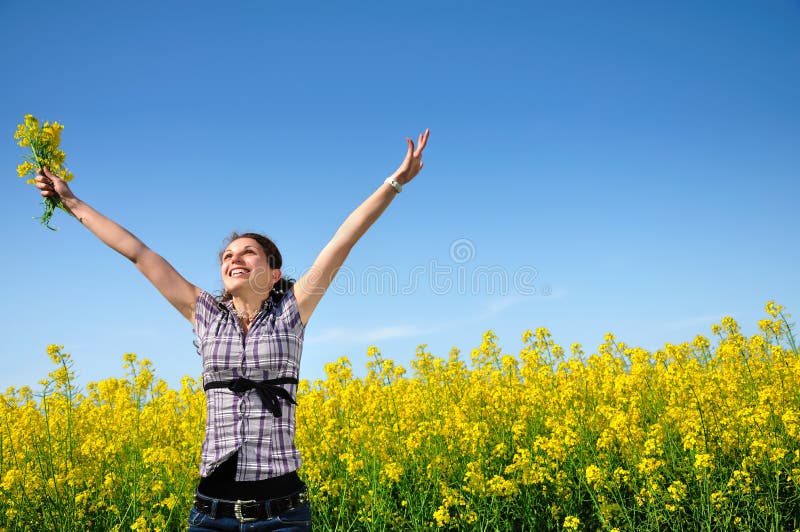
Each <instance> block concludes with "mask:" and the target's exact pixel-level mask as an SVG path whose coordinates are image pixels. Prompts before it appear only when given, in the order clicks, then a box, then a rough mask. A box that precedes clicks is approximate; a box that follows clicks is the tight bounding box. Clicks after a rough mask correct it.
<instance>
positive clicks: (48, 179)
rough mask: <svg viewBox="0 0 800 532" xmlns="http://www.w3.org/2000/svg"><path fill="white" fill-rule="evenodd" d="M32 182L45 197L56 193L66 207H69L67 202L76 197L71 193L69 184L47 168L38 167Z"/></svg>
mask: <svg viewBox="0 0 800 532" xmlns="http://www.w3.org/2000/svg"><path fill="white" fill-rule="evenodd" d="M34 184H35V185H36V188H38V189H39V191H40V192H41V194H42V196H44V197H45V198H49V197H54V196H56V195H58V196H59V197H60V198H61V203H62V204H63V205H64V207H66V208H67V209H69V205H68V203H70V202H71V201H72V200H75V199H77V198H76V197H75V194H73V193H72V190H70V188H69V185H67V182H66V181H64V180H63V179H61V178H60V177H58V176H57V175H55V174H53V173H52V172H50V170H48V169H47V168H39V170H38V171H37V172H36V178H35V179H34ZM70 212H71V211H70Z"/></svg>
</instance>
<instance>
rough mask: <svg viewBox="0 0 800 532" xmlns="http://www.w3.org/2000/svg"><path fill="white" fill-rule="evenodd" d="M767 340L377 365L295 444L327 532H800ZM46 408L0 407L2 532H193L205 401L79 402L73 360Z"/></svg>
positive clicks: (781, 400) (781, 333)
mask: <svg viewBox="0 0 800 532" xmlns="http://www.w3.org/2000/svg"><path fill="white" fill-rule="evenodd" d="M766 310H767V316H766V317H765V319H764V320H762V321H760V322H759V323H758V328H759V331H760V333H759V334H756V335H753V336H750V337H746V336H744V335H742V334H741V332H740V328H739V325H738V324H737V323H736V322H735V321H734V320H733V319H731V318H724V319H723V320H722V322H721V323H720V324H718V325H715V326H714V327H713V328H712V334H713V337H712V339H711V340H709V339H707V338H705V337H702V336H698V337H697V338H695V340H694V341H693V342H691V343H684V344H680V345H671V344H667V345H665V346H664V347H663V348H662V349H660V350H658V351H655V352H648V351H645V350H643V349H640V348H636V347H630V346H627V345H625V344H624V343H622V342H618V341H616V339H615V338H614V336H613V335H611V334H608V335H607V336H606V338H605V341H604V342H603V343H602V344H601V345H600V346H599V347H598V349H597V352H596V353H595V354H591V355H587V354H585V353H584V352H583V351H582V350H581V348H580V346H578V345H573V346H572V348H571V349H570V350H569V352H567V351H566V350H565V349H563V348H562V347H560V346H559V345H557V344H556V343H555V342H554V341H553V340H552V339H551V337H550V334H549V333H548V331H547V330H545V329H537V330H536V331H527V332H525V333H524V334H523V341H524V347H523V349H522V350H521V352H520V353H519V354H517V355H509V354H504V353H503V352H502V350H501V347H500V346H499V345H498V339H497V338H496V336H495V335H494V334H493V333H492V332H491V331H489V332H487V333H485V334H484V336H483V342H482V344H481V345H480V346H479V347H477V348H476V349H474V350H472V352H471V353H470V356H469V360H464V359H462V357H460V354H459V353H458V352H457V351H453V352H452V353H450V356H449V357H447V358H439V357H435V356H433V355H431V354H430V353H428V352H426V351H425V350H424V346H422V347H420V348H418V350H417V353H416V356H415V357H414V359H413V361H412V362H411V367H410V368H407V369H406V368H402V367H400V366H398V365H396V364H394V363H393V362H392V361H390V360H386V359H384V358H382V357H381V355H380V352H379V351H378V350H377V349H376V348H371V349H370V352H369V358H370V362H369V363H368V365H367V366H368V367H367V368H366V375H365V376H364V377H362V378H356V377H354V375H353V372H352V368H351V367H350V364H349V362H348V361H347V360H346V359H340V360H339V361H337V362H335V363H331V364H329V365H328V366H327V367H326V374H327V378H326V380H324V381H317V382H313V383H310V382H307V381H304V382H302V383H301V388H300V393H299V396H298V403H299V407H298V419H297V444H298V447H299V448H300V450H301V452H302V455H303V459H304V465H303V468H302V469H301V477H302V478H303V479H304V480H305V481H306V482H307V483H308V485H309V487H310V490H311V496H312V508H313V512H314V527H315V529H317V530H425V529H445V530H447V529H449V530H534V531H539V530H591V531H595V530H619V531H623V530H653V531H655V530H775V531H782V530H797V529H800V355H798V350H797V346H796V344H795V339H794V337H793V335H792V332H791V328H790V325H789V322H788V321H787V317H788V316H787V315H786V314H784V313H783V311H782V309H781V307H780V306H778V305H775V304H774V303H772V302H770V303H768V304H767V309H766ZM48 353H49V355H50V357H51V358H52V359H53V362H54V363H55V369H54V370H53V371H52V372H51V373H50V374H49V375H48V377H47V379H45V380H44V381H42V383H41V388H40V389H39V390H38V391H37V392H34V391H32V390H31V389H29V388H19V389H13V388H12V389H9V390H7V391H6V393H5V394H4V395H3V396H2V401H0V411H2V418H0V423H2V425H0V492H1V493H2V497H0V529H3V528H4V529H8V530H30V529H43V530H115V529H116V530H182V529H185V522H186V516H187V515H188V511H189V505H190V504H191V498H192V493H193V490H194V487H195V484H196V482H197V475H198V473H197V471H198V460H199V453H200V445H201V441H202V436H203V433H202V431H203V426H204V416H205V399H204V394H203V391H202V386H201V385H200V384H199V383H198V382H197V381H196V380H194V379H191V378H188V377H186V378H184V380H183V382H182V386H181V388H180V389H178V390H173V389H170V388H169V387H168V386H167V385H166V384H165V383H164V382H163V381H160V380H158V379H156V377H155V375H154V372H153V368H152V365H151V363H150V362H149V361H147V360H140V359H137V358H136V356H135V355H132V354H126V355H125V357H124V361H125V362H124V363H125V367H126V369H127V376H126V377H125V378H124V379H106V380H103V381H100V382H97V383H92V384H90V385H88V386H87V387H86V389H85V390H83V391H79V390H77V389H76V388H75V386H74V385H73V379H74V374H73V368H72V361H71V358H70V356H69V355H68V354H66V353H65V352H64V351H63V348H62V347H61V346H50V347H49V348H48Z"/></svg>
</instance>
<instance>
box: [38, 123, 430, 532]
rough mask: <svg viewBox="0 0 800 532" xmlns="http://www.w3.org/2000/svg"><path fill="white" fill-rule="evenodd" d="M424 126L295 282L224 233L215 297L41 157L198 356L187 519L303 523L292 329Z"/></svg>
mask: <svg viewBox="0 0 800 532" xmlns="http://www.w3.org/2000/svg"><path fill="white" fill-rule="evenodd" d="M428 134H429V132H428V131H425V133H424V134H422V135H420V136H419V139H418V142H417V145H416V146H415V145H414V142H413V141H412V140H411V139H407V143H408V149H407V151H406V156H405V159H404V160H403V162H402V164H401V165H400V167H399V168H398V169H397V170H396V171H395V172H394V173H393V174H392V175H391V176H390V177H388V178H387V179H386V180H385V181H384V182H383V183H381V185H380V186H379V187H378V189H377V190H375V192H373V193H372V194H371V195H370V196H369V197H368V198H367V199H366V200H364V202H363V203H361V205H359V206H358V207H357V208H356V209H355V210H354V211H353V212H352V213H351V214H350V216H348V217H347V219H346V220H345V221H344V223H343V224H342V225H341V226H340V227H339V229H338V230H337V231H336V233H335V234H334V236H333V238H332V239H331V240H330V242H328V244H327V245H326V246H325V247H324V248H323V249H322V251H321V252H320V253H319V255H318V256H317V258H316V260H315V261H314V263H313V265H312V266H311V268H310V269H309V271H308V272H307V273H305V274H304V275H303V276H301V277H300V279H298V281H297V282H296V283H293V282H292V281H290V280H286V279H283V278H282V275H281V266H282V261H283V259H282V257H281V254H280V251H278V248H277V247H276V246H275V244H274V243H273V242H272V241H271V240H270V239H269V238H267V237H265V236H263V235H259V234H257V233H245V234H241V235H239V234H235V233H234V234H233V235H232V236H231V237H230V239H229V242H228V244H227V246H226V247H225V249H224V250H223V251H222V253H221V254H220V275H221V277H222V283H223V287H224V292H223V295H222V297H220V298H216V297H214V296H212V295H211V294H209V293H208V292H206V291H205V290H203V289H201V288H198V287H197V286H195V285H194V284H192V283H190V282H189V281H187V280H186V279H184V278H183V276H181V275H180V274H179V273H178V272H177V271H176V270H175V269H174V268H173V267H172V266H171V265H170V264H169V263H168V262H167V261H166V260H165V259H164V258H162V257H161V256H160V255H158V254H156V253H155V252H154V251H152V250H151V249H150V248H149V247H147V246H146V245H145V244H144V243H143V242H142V241H141V240H139V239H138V238H136V237H135V236H134V235H133V234H132V233H130V232H129V231H127V230H126V229H124V228H123V227H122V226H120V225H119V224H117V223H115V222H113V221H112V220H110V219H108V218H106V217H105V216H103V215H102V214H100V213H99V212H97V211H96V210H94V209H93V208H92V207H91V206H89V205H88V204H86V203H84V202H83V201H81V200H80V199H78V198H77V197H76V196H75V195H74V194H73V193H72V191H71V190H70V188H69V186H68V185H67V183H66V182H65V181H64V180H63V179H61V178H60V177H58V176H57V175H55V174H53V173H51V172H50V171H49V170H48V169H47V168H42V169H40V170H39V171H38V174H37V177H36V186H37V187H38V188H39V189H40V190H41V194H42V196H44V197H45V198H50V199H60V201H61V202H62V203H63V205H64V207H65V208H66V209H67V210H68V211H69V212H70V213H72V214H73V215H75V217H76V218H77V219H78V220H80V222H81V223H82V224H83V225H84V226H85V227H86V228H87V229H88V230H89V231H91V232H92V233H94V234H95V235H96V236H97V237H98V238H99V239H100V240H101V241H102V242H104V243H105V244H106V245H108V246H109V247H111V248H112V249H114V250H115V251H117V252H119V253H120V254H122V255H123V256H125V257H126V258H127V259H129V260H130V261H131V262H133V263H134V264H135V265H136V267H137V268H138V269H139V270H140V271H141V272H142V274H144V276H145V277H147V279H148V280H149V281H150V282H151V283H152V284H153V285H154V286H155V287H156V288H157V289H158V290H159V292H161V294H162V295H163V296H164V297H165V298H166V299H167V301H169V302H170V303H171V304H172V305H173V306H174V307H175V308H176V309H177V310H178V311H179V312H180V313H181V314H182V315H183V316H184V317H185V318H186V319H187V320H189V321H190V322H191V324H192V326H193V327H194V331H195V334H196V336H197V345H198V347H199V350H198V352H199V354H200V355H201V357H202V365H203V388H204V390H205V391H206V398H207V401H206V408H207V412H206V429H205V438H204V441H203V447H202V454H201V464H200V475H201V479H200V483H199V485H198V488H197V491H196V493H195V505H194V508H192V510H191V513H190V515H189V530H190V531H195V532H198V531H205V530H239V528H240V526H241V524H242V523H245V522H246V523H248V528H247V529H248V530H295V531H302V530H310V528H311V513H310V512H311V510H310V507H309V503H308V496H307V489H306V486H305V484H304V483H303V482H302V481H301V480H300V478H299V476H298V474H297V470H298V469H299V468H300V465H301V459H300V454H299V452H298V450H297V447H296V446H295V442H294V434H295V406H296V402H295V396H296V392H297V384H298V376H299V375H298V373H299V367H300V358H301V355H302V351H303V335H304V331H305V327H306V324H308V321H309V319H310V318H311V314H312V313H313V312H314V309H315V308H316V306H317V304H318V303H319V301H320V299H321V298H322V296H323V295H324V294H325V291H326V290H327V288H328V286H330V283H331V281H332V280H333V278H334V276H335V275H336V272H337V271H338V270H339V268H340V267H341V266H342V264H343V263H344V260H345V259H346V258H347V256H348V254H349V253H350V250H351V249H352V248H353V246H354V245H355V244H356V242H358V240H359V239H360V238H361V237H362V236H363V235H364V233H365V232H366V231H367V230H368V229H369V228H370V227H371V226H372V224H373V223H374V222H375V220H377V219H378V218H379V217H380V215H381V214H382V213H383V212H384V210H386V208H387V207H388V206H389V204H390V203H391V202H392V200H393V199H394V197H395V196H396V195H397V194H399V193H400V191H401V190H402V187H403V185H406V184H408V183H409V182H410V181H411V180H412V179H414V177H415V176H416V175H417V174H418V173H419V172H420V170H421V169H422V152H423V150H424V149H425V146H426V144H427V142H428Z"/></svg>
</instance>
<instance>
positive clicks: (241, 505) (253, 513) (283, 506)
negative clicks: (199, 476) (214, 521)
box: [194, 490, 308, 523]
mask: <svg viewBox="0 0 800 532" xmlns="http://www.w3.org/2000/svg"><path fill="white" fill-rule="evenodd" d="M307 502H308V491H307V490H303V491H300V492H297V493H293V494H292V495H289V496H287V497H282V498H280V499H269V500H266V501H229V500H225V499H214V498H212V497H206V496H205V495H202V494H200V493H197V492H196V493H195V494H194V507H195V508H197V509H198V510H199V511H201V512H203V513H204V514H208V515H211V516H212V517H233V518H235V519H237V520H238V521H239V522H240V523H249V522H252V521H260V520H264V519H272V518H273V517H278V516H279V515H281V514H282V513H284V512H288V511H289V510H291V509H293V508H296V507H298V506H300V505H301V504H305V503H307Z"/></svg>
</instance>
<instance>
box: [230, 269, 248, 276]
mask: <svg viewBox="0 0 800 532" xmlns="http://www.w3.org/2000/svg"><path fill="white" fill-rule="evenodd" d="M248 273H250V272H249V271H248V270H245V269H244V268H234V269H232V270H231V271H230V273H229V274H228V275H229V276H230V277H241V276H243V275H247V274H248Z"/></svg>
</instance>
